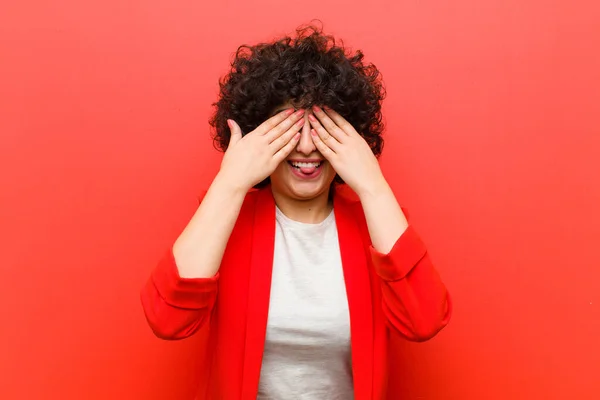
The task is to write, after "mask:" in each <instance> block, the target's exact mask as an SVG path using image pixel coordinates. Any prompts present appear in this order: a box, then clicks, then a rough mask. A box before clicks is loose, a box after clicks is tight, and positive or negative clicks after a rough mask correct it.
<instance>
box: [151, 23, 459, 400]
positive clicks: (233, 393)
mask: <svg viewBox="0 0 600 400" xmlns="http://www.w3.org/2000/svg"><path fill="white" fill-rule="evenodd" d="M382 99H383V88H382V85H381V80H380V77H379V72H378V71H377V69H376V68H375V67H374V66H373V65H366V64H365V63H364V62H363V55H362V53H360V52H356V53H353V54H349V53H348V52H347V51H346V50H345V49H344V48H343V47H341V46H338V45H337V44H336V42H335V40H334V39H333V38H332V37H329V36H326V35H324V34H323V33H322V32H321V31H320V30H318V29H315V28H306V29H301V30H299V31H298V32H297V36H296V37H294V38H291V37H286V38H283V39H281V40H277V41H275V42H272V43H266V44H259V45H256V46H242V47H240V49H239V50H238V52H237V54H236V58H235V60H234V61H233V64H232V69H231V71H230V72H229V74H228V75H227V76H226V78H225V79H224V80H223V81H222V83H221V91H220V97H219V100H218V102H217V103H216V112H215V115H214V117H213V118H212V120H211V125H212V126H213V127H214V128H215V131H216V135H215V142H216V144H217V145H218V146H219V147H220V148H221V149H222V150H223V151H225V154H224V157H223V161H222V165H221V168H220V171H219V173H218V174H217V176H216V177H215V178H214V180H213V182H212V184H211V185H210V188H209V189H208V191H207V192H206V194H205V195H204V197H203V199H202V201H201V204H200V206H199V208H198V210H197V211H196V213H195V215H194V216H193V217H192V219H191V221H190V222H189V224H188V225H187V227H186V228H185V230H184V231H183V233H182V234H181V235H180V237H179V238H178V239H177V240H176V242H175V243H174V245H173V247H172V249H169V251H168V252H167V254H166V256H165V257H164V259H163V260H162V261H161V262H160V263H159V264H158V265H157V267H156V268H155V269H154V271H153V272H152V275H151V277H150V279H149V281H148V283H147V285H146V286H145V287H144V288H143V291H142V304H143V307H144V311H145V314H146V317H147V319H148V322H149V324H150V326H151V328H152V329H153V331H154V332H155V334H156V335H157V336H159V337H161V338H163V339H182V338H185V337H188V336H190V335H192V334H194V333H195V332H197V331H198V330H199V329H208V330H209V341H208V344H207V346H208V348H207V354H208V355H207V357H206V360H204V361H203V374H202V379H201V380H202V385H201V386H200V389H199V393H198V398H199V399H211V400H230V399H231V400H238V399H242V400H251V399H252V400H254V399H257V398H258V399H265V400H266V399H276V400H281V399H300V398H301V399H315V400H316V399H353V398H354V399H357V400H367V399H369V400H370V399H378V400H379V399H384V398H385V391H386V378H387V372H386V369H387V364H388V357H389V356H390V354H389V352H388V348H387V343H388V335H390V334H397V335H401V336H403V337H404V338H406V339H408V340H413V341H423V340H427V339H429V338H431V337H433V336H434V335H435V334H436V333H438V332H439V331H440V330H441V329H442V328H443V327H444V326H445V325H446V324H447V323H448V320H449V318H450V314H451V305H450V301H449V297H448V293H447V291H446V288H445V286H444V284H443V283H442V281H441V280H440V277H439V275H438V274H437V272H436V271H435V269H434V267H433V265H432V263H431V260H430V258H429V256H428V254H427V250H426V248H425V245H424V244H423V242H422V241H421V239H420V238H419V236H418V234H417V233H416V231H415V230H414V228H413V227H412V226H411V225H409V224H408V222H407V220H406V217H405V215H404V213H403V211H402V209H401V207H400V206H399V205H398V202H397V201H396V199H395V197H394V195H393V193H392V190H391V189H390V187H389V185H388V183H387V182H386V179H385V178H384V176H383V174H382V172H381V169H380V168H379V164H378V161H377V158H376V157H377V156H378V155H379V154H380V153H381V150H382V144H383V140H382V137H381V134H382V131H383V124H382V122H381V101H382Z"/></svg>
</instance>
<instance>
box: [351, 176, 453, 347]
mask: <svg viewBox="0 0 600 400" xmlns="http://www.w3.org/2000/svg"><path fill="white" fill-rule="evenodd" d="M359 198H360V199H361V203H362V207H363V210H364V214H365V219H366V221H367V227H368V231H369V235H370V237H371V243H372V246H371V248H370V253H371V259H372V261H373V265H374V268H375V271H376V272H377V275H378V276H379V277H380V278H381V285H382V286H381V288H382V296H383V304H382V306H383V309H384V313H385V315H386V317H387V319H388V322H389V323H390V325H391V327H393V328H394V329H395V330H396V331H398V332H399V333H400V334H402V335H403V336H404V337H406V338H407V339H409V340H414V341H424V340H427V339H430V338H432V337H433V336H435V335H436V334H437V333H438V332H439V331H440V330H441V329H442V328H443V327H444V326H446V325H447V324H448V321H449V319H450V315H451V309H452V307H451V303H450V299H449V296H448V292H447V290H446V287H445V286H444V284H443V283H442V280H441V279H440V276H439V275H438V273H437V271H436V270H435V268H434V266H433V264H432V262H431V259H430V258H429V255H428V254H427V249H426V247H425V245H424V243H423V242H422V241H421V239H420V237H419V236H418V235H417V233H416V232H415V230H414V229H413V227H412V226H410V225H409V224H408V222H407V219H406V217H405V216H404V213H403V212H402V209H401V208H400V206H399V204H398V202H397V201H396V198H395V196H394V194H393V192H392V190H391V188H390V187H389V185H388V184H387V182H385V180H383V181H382V182H380V183H379V184H378V185H374V186H373V187H372V189H370V190H369V191H364V192H362V193H360V194H359Z"/></svg>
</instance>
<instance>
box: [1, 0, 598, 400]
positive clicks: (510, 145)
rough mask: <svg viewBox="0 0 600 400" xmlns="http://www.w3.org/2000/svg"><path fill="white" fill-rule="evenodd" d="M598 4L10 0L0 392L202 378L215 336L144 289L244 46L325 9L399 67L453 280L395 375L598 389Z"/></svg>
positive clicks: (396, 132) (200, 178)
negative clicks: (167, 315)
mask: <svg viewBox="0 0 600 400" xmlns="http://www.w3.org/2000/svg"><path fill="white" fill-rule="evenodd" d="M49 3H53V4H52V5H49ZM597 4H598V3H597V2H593V1H591V0H590V1H579V2H573V1H566V0H564V1H559V0H557V1H547V0H545V1H542V0H529V1H523V0H510V1H507V0H496V1H477V0H458V1H418V2H417V1H397V2H391V1H390V2H384V1H382V0H373V1H369V2H367V3H363V2H354V4H353V5H352V4H350V3H348V2H347V1H345V2H336V3H334V2H327V1H312V0H308V1H303V2H297V3H294V2H291V3H290V2H287V3H285V2H280V1H267V0H261V1H254V2H240V4H234V3H233V2H231V1H229V2H228V1H224V2H223V1H221V2H219V1H211V2H203V1H175V2H171V1H167V0H150V1H144V2H141V1H140V2H123V1H116V0H106V1H95V2H89V1H67V0H65V1H54V2H41V1H38V2H34V1H32V0H29V1H6V2H2V5H0V133H1V142H0V143H1V145H0V221H1V222H0V243H1V248H2V249H1V263H0V304H1V307H0V312H1V313H0V316H1V318H2V325H1V326H2V328H1V329H0V354H1V356H0V377H1V378H0V398H2V399H4V400H9V399H61V400H66V399H90V400H91V399H144V400H147V399H156V400H163V399H189V398H191V397H190V396H191V395H192V392H193V387H192V384H191V382H192V381H193V377H194V373H195V372H194V371H195V367H196V366H197V365H198V357H197V355H198V352H199V349H198V345H199V344H200V340H201V338H200V337H198V338H194V339H192V340H189V341H183V342H179V343H166V342H161V341H159V340H158V339H155V338H154V337H153V336H152V334H151V333H150V330H149V329H148V328H147V326H146V324H145V320H144V318H143V314H142V310H141V307H140V304H139V300H138V292H139V289H140V287H141V285H142V283H143V282H144V280H145V279H146V278H147V276H148V273H149V271H150V269H151V268H152V267H153V264H154V262H155V261H156V260H157V259H158V257H159V256H160V255H161V254H162V252H163V251H164V250H165V248H166V247H167V246H169V244H170V243H171V242H172V241H173V240H174V238H175V237H176V235H177V234H178V233H179V231H180V230H181V229H182V227H183V226H184V224H185V223H186V221H187V219H188V218H189V217H190V215H191V213H192V212H193V209H194V207H195V206H196V200H195V197H194V196H195V195H196V194H197V193H199V192H200V190H201V189H202V188H203V187H204V186H205V185H207V184H208V183H209V181H210V179H211V177H212V175H213V174H214V173H215V172H216V170H217V168H218V159H219V158H218V157H219V156H218V154H217V153H216V152H215V151H214V150H213V149H212V146H211V142H210V139H209V132H208V129H207V122H206V121H207V119H208V116H209V113H210V110H211V109H210V104H211V102H212V101H214V100H215V96H216V93H217V79H218V77H219V76H220V75H221V74H222V73H223V72H224V71H225V70H226V68H227V61H228V60H229V58H230V56H231V53H232V51H233V50H234V49H235V47H236V46H237V45H238V44H240V43H242V42H245V41H248V42H254V41H256V40H261V39H268V38H270V37H272V35H274V34H277V33H281V32H289V31H290V30H292V29H293V28H294V27H295V26H297V25H298V24H300V23H304V22H307V21H309V20H310V19H312V18H315V17H317V18H320V19H322V20H323V21H324V22H325V27H326V28H328V29H329V30H330V31H332V32H334V33H335V34H337V35H339V36H342V37H344V38H346V41H347V43H348V44H349V45H351V46H353V47H357V48H362V49H364V50H365V52H366V54H367V55H368V57H369V59H370V60H373V61H374V62H376V64H377V65H378V66H379V67H380V69H381V70H382V72H383V74H384V78H385V81H386V83H387V89H388V92H389V96H388V99H387V101H386V103H385V111H386V116H387V121H388V130H387V146H386V151H385V152H384V157H383V159H382V164H383V168H384V170H385V172H386V173H387V176H388V177H389V180H390V181H391V183H392V184H393V185H394V187H395V188H396V189H397V193H398V197H399V198H400V199H401V202H402V203H403V205H405V206H407V207H408V208H409V209H410V210H411V214H412V218H413V222H414V223H415V224H416V225H417V226H418V229H419V231H420V232H421V233H422V235H423V236H424V237H425V239H426V240H427V242H428V244H429V246H430V250H431V253H432V256H433V258H434V259H435V260H436V261H437V265H438V267H439V270H440V272H441V274H442V275H443V277H444V278H445V281H446V282H447V284H448V286H449V288H450V290H451V292H452V294H453V297H454V303H455V315H454V319H453V321H452V323H451V325H450V326H449V327H448V328H447V329H446V330H444V331H443V333H441V334H440V335H439V336H438V337H437V338H436V339H434V340H433V341H431V342H428V343H425V344H418V345H415V344H406V343H398V344H397V346H396V351H397V352H398V357H397V361H396V362H395V371H394V373H393V374H394V377H393V379H392V386H393V387H394V390H395V391H396V392H397V393H399V395H398V397H397V398H404V399H430V400H455V399H456V400H481V399H486V400H496V399H497V400H500V399H503V400H504V399H544V400H546V399H598V398H600V377H599V374H600V372H599V369H598V368H599V366H600V348H599V347H600V345H599V343H600V342H599V339H598V338H599V336H600V312H599V310H600V263H599V261H600V245H599V244H598V239H599V238H600V211H598V207H599V204H600V123H599V119H600V117H599V115H600V52H599V49H600V26H599V22H598V21H599V20H600V12H599V11H600V7H599V6H598V5H597ZM401 395H403V396H404V397H401Z"/></svg>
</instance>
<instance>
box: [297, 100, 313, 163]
mask: <svg viewBox="0 0 600 400" xmlns="http://www.w3.org/2000/svg"><path fill="white" fill-rule="evenodd" d="M310 114H312V110H310V109H307V110H306V112H305V113H304V125H303V126H302V129H301V131H300V141H298V144H297V145H296V151H297V152H298V153H302V154H304V155H305V156H307V157H308V156H310V155H311V154H313V153H314V152H315V151H316V150H317V147H316V146H315V144H314V142H313V140H312V137H311V136H310V130H311V129H312V127H311V125H310V121H309V120H308V116H309V115H310Z"/></svg>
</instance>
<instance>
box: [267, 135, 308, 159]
mask: <svg viewBox="0 0 600 400" xmlns="http://www.w3.org/2000/svg"><path fill="white" fill-rule="evenodd" d="M300 136H301V133H300V132H296V134H295V135H294V136H293V137H292V139H291V140H290V141H289V142H287V144H286V145H285V146H283V147H282V148H281V149H279V151H278V152H277V153H275V154H274V155H273V159H274V160H275V162H276V163H277V164H278V165H279V164H280V163H281V162H283V160H285V159H286V158H287V156H289V155H290V153H291V152H292V151H293V150H294V149H295V148H296V146H297V145H298V142H299V141H300Z"/></svg>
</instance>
